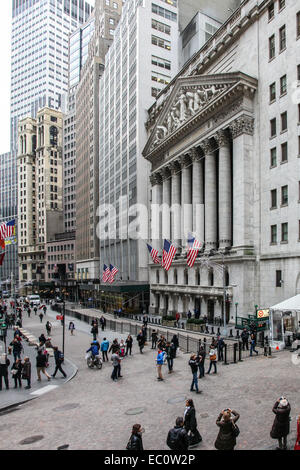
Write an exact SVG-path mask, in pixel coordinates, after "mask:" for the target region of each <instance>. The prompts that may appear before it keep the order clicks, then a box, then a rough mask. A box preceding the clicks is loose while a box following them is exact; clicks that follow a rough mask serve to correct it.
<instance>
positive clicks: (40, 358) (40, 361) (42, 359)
mask: <svg viewBox="0 0 300 470" xmlns="http://www.w3.org/2000/svg"><path fill="white" fill-rule="evenodd" d="M46 365H47V356H45V354H38V355H37V356H36V367H46Z"/></svg>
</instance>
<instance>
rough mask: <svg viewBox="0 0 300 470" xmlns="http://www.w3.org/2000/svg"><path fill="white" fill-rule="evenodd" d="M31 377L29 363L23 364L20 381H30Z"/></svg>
mask: <svg viewBox="0 0 300 470" xmlns="http://www.w3.org/2000/svg"><path fill="white" fill-rule="evenodd" d="M30 377H31V363H30V362H29V361H28V362H24V363H23V371H22V379H30Z"/></svg>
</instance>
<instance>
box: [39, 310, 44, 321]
mask: <svg viewBox="0 0 300 470" xmlns="http://www.w3.org/2000/svg"><path fill="white" fill-rule="evenodd" d="M39 317H40V320H41V323H42V322H43V317H44V315H43V312H41V313H40V314H39Z"/></svg>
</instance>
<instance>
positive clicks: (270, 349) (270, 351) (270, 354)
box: [269, 346, 272, 356]
mask: <svg viewBox="0 0 300 470" xmlns="http://www.w3.org/2000/svg"><path fill="white" fill-rule="evenodd" d="M269 356H272V348H271V346H269Z"/></svg>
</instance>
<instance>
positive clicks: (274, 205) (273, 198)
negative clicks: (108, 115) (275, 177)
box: [271, 189, 277, 209]
mask: <svg viewBox="0 0 300 470" xmlns="http://www.w3.org/2000/svg"><path fill="white" fill-rule="evenodd" d="M276 208H277V189H272V190H271V209H276Z"/></svg>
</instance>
